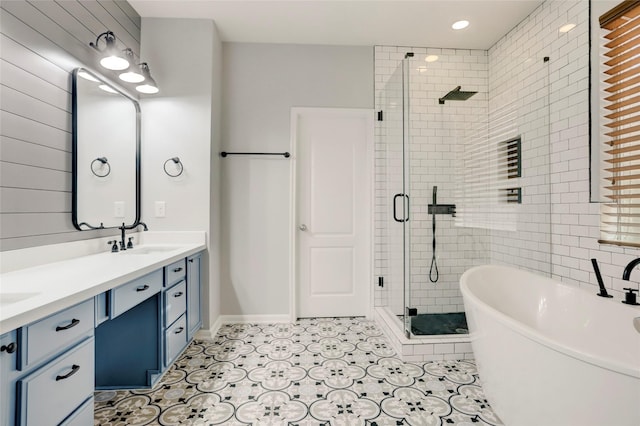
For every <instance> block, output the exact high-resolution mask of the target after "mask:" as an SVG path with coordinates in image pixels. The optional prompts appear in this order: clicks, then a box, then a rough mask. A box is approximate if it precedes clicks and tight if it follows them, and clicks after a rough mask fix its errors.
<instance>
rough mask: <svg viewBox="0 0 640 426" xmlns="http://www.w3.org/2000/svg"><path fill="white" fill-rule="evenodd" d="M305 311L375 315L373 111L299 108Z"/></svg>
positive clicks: (296, 128) (301, 298)
mask: <svg viewBox="0 0 640 426" xmlns="http://www.w3.org/2000/svg"><path fill="white" fill-rule="evenodd" d="M292 131H293V132H294V133H293V138H294V147H295V148H294V149H295V150H296V158H297V161H296V169H297V172H296V174H297V176H296V200H297V201H296V202H297V215H296V218H297V223H296V224H295V225H296V233H297V241H296V243H297V244H296V247H297V250H296V255H297V280H296V281H297V289H296V290H297V291H296V293H297V295H298V297H297V302H298V303H297V304H298V308H297V312H298V316H299V317H327V316H362V315H366V314H368V309H369V305H370V304H371V302H370V292H369V289H370V287H371V286H372V285H373V284H372V281H371V252H372V250H371V240H372V238H371V233H372V222H371V210H372V206H371V205H372V202H371V200H372V198H371V197H372V196H371V188H372V183H373V174H372V169H373V167H372V163H373V154H372V152H373V111H372V110H361V109H324V108H296V109H293V111H292Z"/></svg>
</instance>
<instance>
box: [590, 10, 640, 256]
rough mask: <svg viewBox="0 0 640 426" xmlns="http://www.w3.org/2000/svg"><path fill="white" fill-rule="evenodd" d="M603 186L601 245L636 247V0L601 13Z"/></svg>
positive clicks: (639, 99)
mask: <svg viewBox="0 0 640 426" xmlns="http://www.w3.org/2000/svg"><path fill="white" fill-rule="evenodd" d="M600 27H601V29H602V35H603V39H602V40H603V45H602V46H603V49H602V53H603V55H604V56H603V58H604V60H603V67H602V72H603V73H604V74H603V77H602V78H603V79H604V85H603V92H602V97H603V106H604V111H605V112H604V114H603V115H604V117H603V125H604V131H603V132H602V133H603V136H604V144H605V145H604V149H603V152H604V156H603V158H604V162H605V166H604V167H603V169H604V176H603V177H604V182H605V183H604V185H603V186H604V188H603V194H604V196H605V197H606V199H607V201H606V202H605V203H604V204H603V205H602V211H601V213H602V214H601V226H600V230H601V239H600V242H601V243H607V244H616V245H622V246H633V247H640V1H624V2H622V3H621V4H619V5H618V6H616V7H615V8H613V9H611V10H610V11H609V12H607V13H605V14H604V15H602V16H601V17H600Z"/></svg>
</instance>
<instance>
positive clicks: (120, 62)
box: [89, 31, 129, 71]
mask: <svg viewBox="0 0 640 426" xmlns="http://www.w3.org/2000/svg"><path fill="white" fill-rule="evenodd" d="M101 38H104V42H105V47H104V49H100V47H99V46H98V44H99V42H100V39H101ZM89 46H91V47H93V48H94V49H96V50H97V51H99V52H103V53H104V57H103V58H102V59H100V65H102V66H103V67H105V68H106V69H108V70H113V71H120V70H124V69H127V68H128V67H129V61H128V60H127V59H126V58H125V57H123V55H122V52H121V51H120V50H119V49H118V47H117V46H116V36H115V34H114V33H113V31H105V32H103V33H102V34H100V35H99V36H98V37H97V38H96V42H95V43H93V42H92V43H89Z"/></svg>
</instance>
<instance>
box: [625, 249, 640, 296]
mask: <svg viewBox="0 0 640 426" xmlns="http://www.w3.org/2000/svg"><path fill="white" fill-rule="evenodd" d="M638 264H640V257H639V258H637V259H633V260H632V261H631V262H629V264H628V265H627V267H626V268H624V272H623V273H622V279H623V280H625V281H629V277H630V276H631V271H633V268H635V267H636V266H637V265H638ZM623 290H626V293H625V294H624V300H623V301H622V303H626V304H627V305H640V303H638V302H637V299H636V293H637V292H638V289H636V288H623Z"/></svg>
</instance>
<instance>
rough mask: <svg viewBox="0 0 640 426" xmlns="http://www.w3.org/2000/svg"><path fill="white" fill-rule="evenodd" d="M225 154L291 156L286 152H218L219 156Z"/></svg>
mask: <svg viewBox="0 0 640 426" xmlns="http://www.w3.org/2000/svg"><path fill="white" fill-rule="evenodd" d="M227 155H282V156H283V157H284V158H289V157H291V154H289V153H288V152H226V151H222V152H221V153H220V156H221V157H223V158H224V157H226V156H227Z"/></svg>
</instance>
